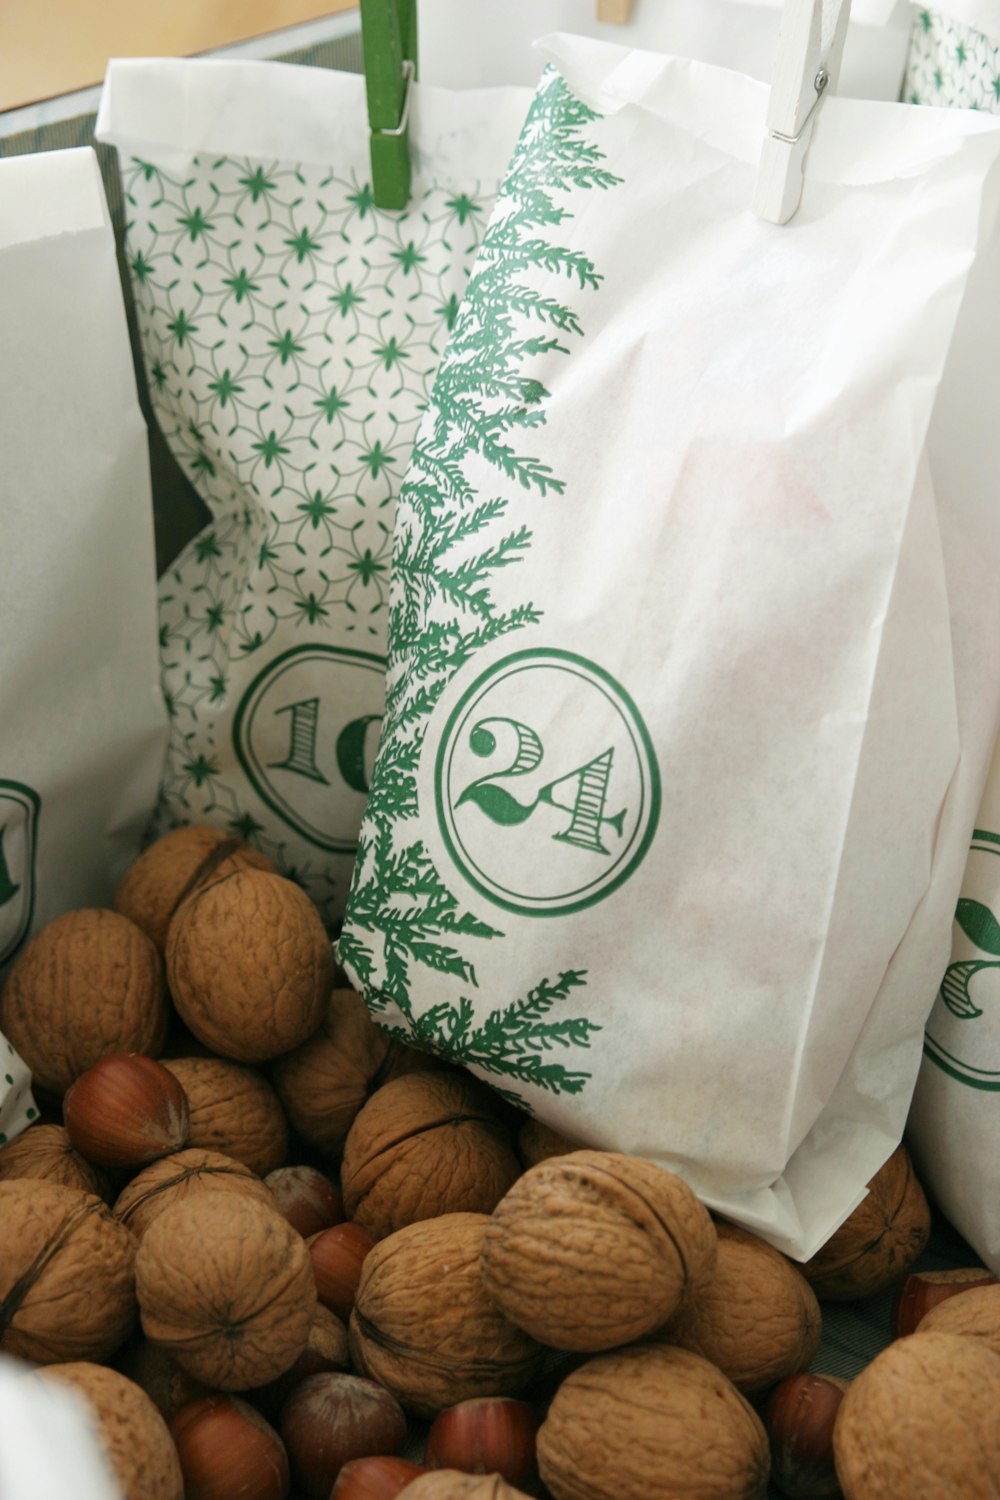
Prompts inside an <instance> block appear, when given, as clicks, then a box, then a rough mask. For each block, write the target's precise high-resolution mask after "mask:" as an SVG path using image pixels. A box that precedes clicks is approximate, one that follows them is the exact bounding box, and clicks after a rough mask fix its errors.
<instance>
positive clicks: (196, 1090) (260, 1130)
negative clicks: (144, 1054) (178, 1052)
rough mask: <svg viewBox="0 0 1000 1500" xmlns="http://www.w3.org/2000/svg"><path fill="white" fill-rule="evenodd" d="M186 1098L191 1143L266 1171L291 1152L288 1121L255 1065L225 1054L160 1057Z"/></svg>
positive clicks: (262, 1173)
mask: <svg viewBox="0 0 1000 1500" xmlns="http://www.w3.org/2000/svg"><path fill="white" fill-rule="evenodd" d="M161 1062H162V1064H163V1066H164V1067H165V1068H169V1070H170V1072H171V1073H173V1075H174V1077H175V1078H176V1079H177V1080H178V1082H179V1083H180V1085H181V1087H182V1088H183V1090H184V1092H185V1094H187V1100H188V1113H189V1115H190V1128H189V1130H188V1145H189V1146H197V1147H200V1148H201V1149H202V1150H205V1151H221V1152H222V1154H223V1155H224V1156H229V1157H233V1158H235V1160H236V1161H241V1162H243V1164H244V1166H247V1167H249V1168H250V1170H251V1171H252V1172H256V1173H257V1175H258V1177H265V1176H266V1175H267V1173H268V1172H273V1171H274V1170H275V1168H276V1167H280V1166H281V1164H282V1163H283V1162H284V1160H285V1157H286V1155H287V1153H288V1124H287V1122H286V1120H285V1112H284V1110H283V1109H282V1107H281V1103H280V1101H279V1099H278V1096H277V1094H276V1093H275V1092H274V1089H273V1088H272V1087H271V1085H270V1084H269V1083H268V1081H267V1079H266V1078H264V1077H262V1076H261V1074H260V1073H258V1072H256V1071H255V1070H254V1069H253V1068H247V1067H244V1066H243V1065H242V1064H241V1063H234V1062H227V1061H226V1060H225V1059H224V1058H221V1057H169V1058H162V1059H161Z"/></svg>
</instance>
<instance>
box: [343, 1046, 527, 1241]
mask: <svg viewBox="0 0 1000 1500" xmlns="http://www.w3.org/2000/svg"><path fill="white" fill-rule="evenodd" d="M520 1173H521V1167H520V1163H519V1162H518V1160H517V1157H516V1156H515V1155H514V1153H513V1151H512V1150H511V1147H510V1143H509V1138H508V1135H507V1131H506V1129H505V1128H504V1126H503V1125H501V1124H500V1122H499V1120H498V1119H497V1116H496V1112H495V1110H494V1109H493V1107H492V1103H491V1096H490V1093H489V1091H488V1090H487V1089H486V1088H485V1087H483V1086H482V1085H481V1084H477V1083H476V1082H475V1080H474V1079H472V1078H463V1077H460V1076H458V1075H454V1074H449V1073H411V1074H409V1075H407V1076H405V1077H403V1078H397V1079H395V1080H394V1081H393V1082H392V1083H386V1084H383V1086H382V1087H381V1088H380V1089H378V1090H377V1092H376V1093H374V1094H373V1095H372V1096H371V1098H370V1099H369V1100H368V1102H367V1104H365V1105H364V1106H363V1108H362V1109H361V1110H360V1112H359V1113H358V1115H357V1116H356V1118H355V1120H354V1123H353V1124H352V1126H351V1128H350V1131H349V1132H348V1136H347V1140H346V1142H345V1144H344V1159H343V1163H342V1165H341V1177H340V1180H341V1188H342V1189H343V1194H344V1209H345V1212H346V1213H347V1216H348V1218H350V1219H353V1220H354V1222H355V1223H356V1224H360V1225H361V1227H362V1229H367V1231H368V1233H369V1234H370V1235H372V1237H373V1238H374V1239H383V1238H384V1237H385V1236H386V1235H387V1234H392V1233H393V1232H394V1230H397V1229H402V1228H403V1227H404V1226H405V1225H407V1224H415V1223H416V1222H417V1221H418V1220H420V1219H433V1218H436V1217H437V1216H438V1215H439V1214H447V1213H490V1212H491V1211H492V1210H493V1209H494V1208H495V1207H496V1205H497V1204H498V1203H499V1202H500V1199H501V1198H502V1197H503V1195H504V1193H506V1192H507V1190H508V1188H510V1187H511V1186H512V1185H513V1184H514V1182H516V1180H517V1178H518V1177H519V1176H520Z"/></svg>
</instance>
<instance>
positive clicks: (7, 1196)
mask: <svg viewBox="0 0 1000 1500" xmlns="http://www.w3.org/2000/svg"><path fill="white" fill-rule="evenodd" d="M134 1262H135V1241H134V1240H133V1238H132V1235H131V1234H129V1232H128V1230H127V1229H125V1228H124V1227H123V1226H122V1225H121V1224H119V1223H118V1222H117V1220H116V1219H114V1218H113V1217H112V1215H111V1212H110V1210H109V1209H108V1207H107V1205H106V1204H104V1203H103V1202H102V1201H101V1199H100V1198H97V1197H95V1196H94V1195H93V1194H91V1193H82V1192H79V1191H78V1190H77V1189H76V1188H71V1187H63V1186H61V1185H60V1184H58V1183H54V1182H43V1181H39V1180H33V1179H27V1178H25V1179H11V1180H10V1181H8V1182H0V1351H2V1352H3V1353H5V1354H11V1355H14V1356H15V1357H17V1358H19V1359H24V1360H28V1361H30V1362H32V1363H34V1364H40V1365H47V1364H58V1363H62V1362H63V1361H66V1360H78V1359H84V1360H91V1359H92V1360H102V1359H107V1358H110V1356H111V1355H112V1354H113V1353H114V1352H115V1350H116V1349H117V1348H118V1347H119V1345H121V1344H122V1343H123V1342H124V1341H125V1339H126V1338H127V1337H128V1335H129V1333H130V1332H131V1330H132V1327H133V1324H134V1322H135V1313H136V1306H135V1281H134Z"/></svg>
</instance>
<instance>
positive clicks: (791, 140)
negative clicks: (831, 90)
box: [768, 68, 830, 146]
mask: <svg viewBox="0 0 1000 1500" xmlns="http://www.w3.org/2000/svg"><path fill="white" fill-rule="evenodd" d="M829 82H830V75H829V73H828V72H827V71H826V69H825V68H820V70H819V72H818V73H817V74H816V77H815V78H814V79H813V88H814V89H815V90H816V98H815V99H814V100H813V102H812V104H811V105H810V107H809V113H808V114H807V115H806V117H805V119H804V120H803V121H802V124H801V125H800V127H799V131H798V134H797V135H783V134H782V132H781V131H780V130H770V131H768V134H769V135H770V136H771V138H772V140H775V141H784V142H785V145H786V146H797V145H798V143H799V141H800V140H801V139H802V137H803V135H804V134H805V132H806V130H807V129H808V127H809V121H810V120H811V119H812V117H813V115H814V114H815V113H816V110H817V109H818V108H819V103H820V100H821V99H822V98H823V92H824V90H825V88H826V86H827V84H828V83H829Z"/></svg>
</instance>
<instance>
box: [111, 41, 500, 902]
mask: <svg viewBox="0 0 1000 1500" xmlns="http://www.w3.org/2000/svg"><path fill="white" fill-rule="evenodd" d="M529 101H530V93H529V92H528V91H526V90H525V91H522V90H517V89H508V90H484V91H479V92H471V91H470V92H467V93H450V92H446V91H443V90H435V89H426V88H423V87H421V86H420V85H417V86H416V88H415V89H414V97H413V104H412V114H411V120H410V141H411V154H412V158H413V190H412V195H411V199H410V202H409V205H408V207H407V209H406V211H405V212H382V211H379V210H377V209H376V208H375V207H374V204H373V199H372V190H371V185H370V167H369V146H368V124H367V112H366V105H365V92H364V80H363V79H362V78H361V77H359V76H357V75H354V74H341V73H335V72H331V71H327V70H323V69H312V68H302V67H292V66H288V65H281V64H274V63H226V62H205V61H201V62H199V61H195V62H179V61H123V62H113V63H112V64H111V66H110V69H109V72H108V76H107V80H106V83H105V88H104V93H103V98H102V104H101V112H100V117H99V120H98V126H97V135H98V138H99V139H101V140H104V141H108V142H110V143H112V144H114V145H115V146H116V147H117V148H118V152H119V159H120V168H121V174H122V179H123V186H124V191H125V195H126V201H127V215H128V225H127V246H126V253H127V260H128V265H129V269H130V272H131V277H132V285H133V289H134V293H135V303H136V309H137V314H138V325H139V333H140V338H141V342H142V348H143V355H144V359H145V365H146V371H147V375H148V379H149V386H150V394H151V399H152V404H153V409H154V413H155V416H156V420H157V422H158V423H159V425H160V427H161V429H162V431H163V433H164V435H165V437H166V440H167V442H168V444H169V446H170V448H171V451H172V452H173V454H174V456H175V457H176V458H177V460H178V462H179V463H180V465H181V467H182V468H183V470H184V472H185V473H186V474H187V475H188V476H189V477H190V479H191V480H192V482H193V483H194V485H195V486H196V488H197V490H198V492H199V494H200V495H201V497H202V498H203V499H204V501H205V503H206V505H207V506H208V508H209V510H210V511H211V517H212V519H211V522H210V524H208V525H207V526H206V527H205V528H204V530H203V531H202V532H201V533H200V534H199V535H198V536H197V537H196V538H195V539H194V540H193V542H192V543H191V544H190V545H189V546H188V547H187V548H186V550H185V551H184V552H183V553H182V554H181V556H180V557H179V558H178V559H177V561H176V562H175V563H174V565H173V566H172V567H170V568H169V570H168V571H167V573H166V574H165V575H164V577H163V578H162V580H161V586H160V640H161V652H162V669H163V685H164V690H165V693H166V697H167V703H168V707H169V712H170V716H171V738H170V746H169V751H168V756H167V770H166V777H165V780H164V784H163V791H162V796H161V799H160V805H159V811H158V815H157V831H161V832H162V831H166V829H167V828H169V827H172V826H176V825H177V824H180V823H188V822H198V821H202V822H210V823H215V824H218V825H220V826H223V827H226V828H229V829H231V830H233V831H234V832H237V833H239V834H241V835H243V836H244V837H247V838H249V839H251V840H252V841H253V842H254V843H256V844H257V845H258V846H259V847H260V848H262V849H263V850H265V851H266V852H267V853H268V854H270V855H271V856H272V857H273V858H274V859H275V860H276V861H277V863H278V865H279V867H280V868H281V869H282V870H283V871H284V872H285V873H286V874H288V875H290V876H293V877H294V878H295V879H297V880H299V881H300V882H301V883H302V884H303V885H304V886H305V888H306V889H307V890H308V892H309V894H310V895H311V896H312V897H313V899H314V900H315V901H316V903H317V904H318V906H319V907H320V909H321V911H322V912H323V914H324V916H325V917H326V919H327V920H328V922H329V923H330V924H331V925H333V924H335V923H336V921H337V919H338V917H339V916H340V914H341V912H342V910H343V905H344V900H345V898H346V893H347V886H348V881H349V877H350V873H351V868H352V865H353V860H354V853H355V849H356V844H357V831H358V826H359V824H360V821H361V814H362V810H363V807H364V801H365V795H366V791H367V784H368V776H369V774H370V770H371V765H372V761H373V758H374V750H375V745H376V742H377V739H378V732H379V725H380V722H381V712H382V702H383V695H384V666H385V650H386V623H387V618H388V611H387V598H388V585H389V567H390V552H391V543H392V527H393V510H394V505H395V497H396V493H397V490H398V487H399V483H400V480H401V477H402V474H403V471H404V469H405V467H406V464H407V461H408V458H409V453H410V448H411V445H412V442H413V438H414V435H415V432H416V429H417V425H418V423H419V421H420V418H421V416H422V414H423V411H424V409H425V407H426V404H427V399H428V396H429V392H430V385H431V381H432V379H433V375H434V372H435V369H436V367H437V362H438V359H439V358H440V355H441V352H442V350H443V348H444V345H445V341H446V339H447V337H448V332H449V329H450V328H451V326H452V324H453V323H454V320H455V317H456V313H457V309H458V306H459V303H460V300H461V297H462V293H463V290H464V287H465V282H466V278H467V276H468V273H469V269H470V266H471V264H472V260H473V257H474V255H475V252H476V248H477V246H478V243H479V239H480V236H481V234H482V230H483V227H484V225H485V223H486V220H487V219H488V217H489V213H490V209H491V207H492V203H493V197H494V194H495V192H496V188H497V184H498V182H499V179H500V177H501V175H502V173H503V170H504V168H505V166H506V164H507V159H508V157H509V155H510V151H511V149H512V147H513V144H514V141H515V139H516V136H517V132H518V129H519V128H520V124H521V121H522V120H523V117H524V113H525V110H526V108H527V105H528V102H529Z"/></svg>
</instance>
